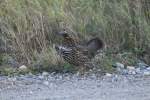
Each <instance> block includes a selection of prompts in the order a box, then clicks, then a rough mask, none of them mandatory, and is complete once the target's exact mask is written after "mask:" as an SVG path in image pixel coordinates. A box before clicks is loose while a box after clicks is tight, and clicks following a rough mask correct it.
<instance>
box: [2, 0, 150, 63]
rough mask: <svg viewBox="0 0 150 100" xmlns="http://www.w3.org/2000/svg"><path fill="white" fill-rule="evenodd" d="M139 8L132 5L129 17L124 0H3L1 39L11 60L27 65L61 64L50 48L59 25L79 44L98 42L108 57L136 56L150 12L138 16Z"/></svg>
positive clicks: (149, 39)
mask: <svg viewBox="0 0 150 100" xmlns="http://www.w3.org/2000/svg"><path fill="white" fill-rule="evenodd" d="M132 6H133V7H132ZM142 6H143V5H142V3H141V2H137V6H136V8H137V9H135V11H133V12H136V13H135V14H134V16H133V15H132V12H131V11H132V8H134V4H133V5H132V2H128V0H112V1H110V0H89V1H87V0H2V1H0V36H1V37H0V40H2V41H3V42H4V43H3V45H4V47H11V49H12V50H14V51H15V52H13V53H11V54H10V55H11V56H13V57H15V58H16V59H17V60H18V61H19V62H20V63H21V64H30V65H32V64H34V63H35V62H37V61H41V60H46V61H47V62H48V63H49V64H52V65H58V64H59V63H61V62H62V61H60V60H59V59H60V58H59V57H57V56H56V52H55V50H54V49H53V44H55V43H57V42H59V39H58V38H57V36H56V35H55V32H57V31H58V30H59V29H60V28H62V27H67V28H69V29H71V30H74V31H75V32H77V33H79V34H78V36H79V37H80V38H81V39H83V40H84V39H89V38H91V37H93V36H98V37H100V38H102V39H103V40H104V42H105V44H106V47H107V50H110V51H111V52H113V53H116V52H122V51H131V52H135V53H136V54H137V55H138V54H140V53H142V52H143V51H145V50H146V48H147V47H150V46H149V43H150V25H149V20H150V19H149V17H148V16H149V14H150V10H147V11H146V13H143V12H142ZM146 14H147V15H146ZM134 22H135V23H134Z"/></svg>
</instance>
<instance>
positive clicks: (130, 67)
mask: <svg viewBox="0 0 150 100" xmlns="http://www.w3.org/2000/svg"><path fill="white" fill-rule="evenodd" d="M127 69H128V70H135V67H134V66H127Z"/></svg>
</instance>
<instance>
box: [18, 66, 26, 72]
mask: <svg viewBox="0 0 150 100" xmlns="http://www.w3.org/2000/svg"><path fill="white" fill-rule="evenodd" d="M19 70H22V71H25V70H27V66H25V65H22V66H20V67H19Z"/></svg>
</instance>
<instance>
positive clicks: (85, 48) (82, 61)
mask: <svg viewBox="0 0 150 100" xmlns="http://www.w3.org/2000/svg"><path fill="white" fill-rule="evenodd" d="M58 34H59V35H61V36H62V37H63V43H62V44H61V45H56V46H55V49H56V51H57V53H58V54H59V55H60V56H61V57H62V58H63V59H64V60H65V61H66V62H68V63H69V64H71V65H74V66H84V67H88V68H91V67H93V66H92V63H91V59H92V58H94V57H95V55H96V54H97V51H98V50H100V49H102V48H103V46H104V43H103V41H102V40H101V39H99V38H98V37H95V38H93V39H90V40H89V41H88V42H86V43H85V44H84V45H83V44H82V45H81V44H80V43H79V41H78V40H75V39H74V38H73V37H71V36H70V35H69V33H68V32H66V31H62V32H59V33H58Z"/></svg>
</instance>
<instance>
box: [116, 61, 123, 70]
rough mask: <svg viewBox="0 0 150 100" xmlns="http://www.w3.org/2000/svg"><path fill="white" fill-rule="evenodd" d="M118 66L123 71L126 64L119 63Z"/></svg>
mask: <svg viewBox="0 0 150 100" xmlns="http://www.w3.org/2000/svg"><path fill="white" fill-rule="evenodd" d="M116 66H117V67H119V68H122V69H123V68H124V64H122V63H119V62H117V63H116Z"/></svg>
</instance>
